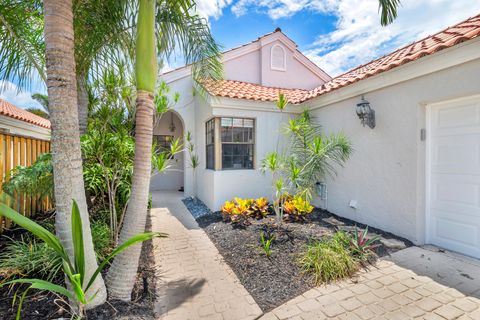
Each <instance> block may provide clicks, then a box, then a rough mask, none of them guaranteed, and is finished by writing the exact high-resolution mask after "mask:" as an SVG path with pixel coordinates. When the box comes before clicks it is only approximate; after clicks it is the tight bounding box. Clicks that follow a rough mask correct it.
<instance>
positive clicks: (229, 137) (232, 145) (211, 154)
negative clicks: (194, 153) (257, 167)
mask: <svg viewBox="0 0 480 320" xmlns="http://www.w3.org/2000/svg"><path fill="white" fill-rule="evenodd" d="M212 122H213V127H215V126H218V131H215V129H213V130H209V128H211V127H212ZM209 132H211V133H209ZM215 132H219V133H220V136H219V137H215ZM212 141H213V143H211V144H210V145H213V146H212V147H209V143H208V142H212ZM209 148H210V149H213V151H209ZM215 150H218V152H215ZM254 150H255V120H254V119H249V118H236V117H222V118H214V119H212V120H210V121H208V122H207V161H206V162H207V169H213V168H215V169H216V170H235V169H254ZM209 163H210V164H212V165H210V166H209ZM215 164H216V166H215Z"/></svg>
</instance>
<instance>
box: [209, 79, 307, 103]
mask: <svg viewBox="0 0 480 320" xmlns="http://www.w3.org/2000/svg"><path fill="white" fill-rule="evenodd" d="M202 85H203V87H204V88H205V90H207V92H208V93H210V94H211V95H214V96H219V97H225V98H237V99H247V100H257V101H277V100H278V94H279V93H280V92H282V93H283V94H285V96H286V97H287V98H288V101H289V102H290V103H293V104H296V103H300V102H302V99H303V98H304V97H305V95H306V94H308V90H302V89H284V88H273V87H265V86H261V85H259V84H254V83H248V82H242V81H235V80H219V81H214V80H208V81H205V82H204V83H203V84H202Z"/></svg>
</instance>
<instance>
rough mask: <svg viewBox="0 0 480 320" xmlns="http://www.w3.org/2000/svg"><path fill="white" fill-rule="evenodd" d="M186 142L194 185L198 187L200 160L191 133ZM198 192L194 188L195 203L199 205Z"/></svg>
mask: <svg viewBox="0 0 480 320" xmlns="http://www.w3.org/2000/svg"><path fill="white" fill-rule="evenodd" d="M186 140H187V147H186V148H187V151H188V155H189V157H190V159H189V165H190V168H192V170H193V185H194V186H195V185H196V180H197V179H196V171H197V168H198V166H199V165H200V160H199V158H198V155H197V154H196V153H195V144H194V143H193V137H192V133H191V132H190V131H187V135H186ZM196 190H197V188H195V187H194V188H193V196H192V197H193V202H194V203H197V194H196Z"/></svg>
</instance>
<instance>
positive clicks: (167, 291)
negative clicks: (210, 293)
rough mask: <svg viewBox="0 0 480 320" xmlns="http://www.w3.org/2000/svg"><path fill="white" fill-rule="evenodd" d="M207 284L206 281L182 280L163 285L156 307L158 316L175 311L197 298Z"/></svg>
mask: <svg viewBox="0 0 480 320" xmlns="http://www.w3.org/2000/svg"><path fill="white" fill-rule="evenodd" d="M205 282H206V280H205V279H180V280H175V281H171V282H166V283H163V286H164V288H163V289H162V288H161V289H160V297H159V298H158V300H157V302H156V306H155V309H156V314H157V316H161V315H163V314H165V313H167V312H169V311H172V310H175V309H176V308H178V307H179V306H181V305H182V304H183V303H184V302H186V301H188V300H189V299H191V298H193V297H195V296H196V295H197V294H199V293H200V291H201V290H202V287H203V286H204V285H205Z"/></svg>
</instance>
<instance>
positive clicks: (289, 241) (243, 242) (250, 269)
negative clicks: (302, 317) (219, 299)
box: [197, 209, 412, 312]
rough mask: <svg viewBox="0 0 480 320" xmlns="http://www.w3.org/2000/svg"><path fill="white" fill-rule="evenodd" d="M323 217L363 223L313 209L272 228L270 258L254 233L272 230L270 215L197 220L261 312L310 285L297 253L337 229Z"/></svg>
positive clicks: (215, 216) (216, 215)
mask: <svg viewBox="0 0 480 320" xmlns="http://www.w3.org/2000/svg"><path fill="white" fill-rule="evenodd" d="M329 217H333V218H335V219H337V220H338V221H341V222H343V223H344V227H346V228H349V227H352V226H354V225H357V226H358V227H359V228H365V225H362V224H359V223H355V222H354V221H351V220H348V219H344V218H340V217H338V216H336V215H333V214H331V213H329V212H327V211H324V210H319V209H315V210H314V212H312V214H311V215H310V218H309V221H307V222H302V223H298V222H295V223H283V224H282V227H281V228H280V230H279V231H278V232H275V237H276V239H275V240H274V242H273V244H272V255H271V257H270V258H267V257H266V256H265V255H264V253H263V249H262V246H261V240H260V234H261V232H264V233H265V234H266V233H268V232H271V231H272V229H273V226H274V225H275V221H276V220H275V216H274V215H273V216H272V215H269V216H267V217H266V218H264V219H262V220H252V224H251V225H249V226H247V227H246V228H239V227H234V226H233V225H232V224H230V223H226V222H223V219H222V216H221V214H220V213H219V212H216V213H214V214H212V215H207V216H203V217H200V218H198V219H197V222H198V223H199V225H200V226H201V227H202V228H203V229H204V230H205V232H206V233H207V234H208V236H209V237H210V239H211V240H212V241H213V243H214V244H215V246H216V247H217V248H218V250H219V251H220V253H221V254H222V256H223V257H224V259H225V261H226V262H227V263H228V264H229V266H230V267H231V268H232V269H233V271H234V272H235V273H236V275H237V276H238V278H239V279H240V281H241V282H242V284H243V285H244V286H245V288H246V289H247V290H248V291H249V292H250V294H251V295H252V297H253V298H254V299H255V301H256V302H257V303H258V305H259V306H260V308H261V309H262V310H263V311H264V312H267V311H269V310H271V309H273V308H275V307H277V306H279V305H281V304H283V303H285V302H286V301H288V300H290V299H292V298H294V297H296V296H298V295H300V294H302V293H304V292H305V291H307V290H309V289H311V288H313V287H314V286H315V285H314V282H313V279H312V277H311V276H309V275H307V274H303V273H302V271H301V269H300V267H299V265H298V257H299V254H300V253H301V252H302V251H303V250H304V249H305V246H306V245H307V244H308V243H309V242H311V241H313V240H315V239H320V238H321V237H323V236H326V235H330V234H332V233H333V232H335V231H336V230H337V228H338V227H337V226H335V225H332V224H330V223H327V222H325V221H324V220H322V219H325V218H329ZM369 232H374V233H377V234H380V235H382V237H384V238H396V239H400V240H402V241H404V242H405V244H406V245H407V246H410V245H412V243H411V242H409V241H408V240H405V239H401V238H398V237H395V236H394V235H392V234H390V233H386V232H383V231H381V230H378V229H375V228H369ZM392 251H394V250H390V249H387V248H386V247H384V246H383V245H381V246H380V247H379V248H378V249H377V256H384V255H387V254H389V253H391V252H392Z"/></svg>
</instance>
